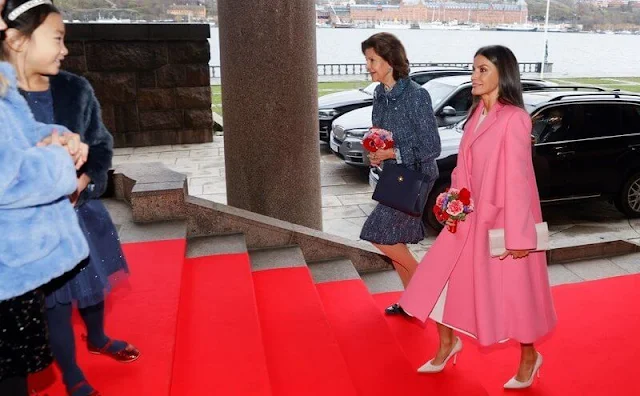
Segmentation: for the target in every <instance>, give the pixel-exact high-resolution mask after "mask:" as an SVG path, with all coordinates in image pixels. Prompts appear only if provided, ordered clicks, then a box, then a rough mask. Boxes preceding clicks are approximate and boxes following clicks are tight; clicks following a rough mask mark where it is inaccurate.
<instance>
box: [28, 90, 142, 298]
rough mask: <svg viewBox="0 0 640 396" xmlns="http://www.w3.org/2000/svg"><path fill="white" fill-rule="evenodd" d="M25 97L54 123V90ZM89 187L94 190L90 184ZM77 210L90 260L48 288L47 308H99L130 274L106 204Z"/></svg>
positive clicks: (40, 115)
mask: <svg viewBox="0 0 640 396" xmlns="http://www.w3.org/2000/svg"><path fill="white" fill-rule="evenodd" d="M22 94H23V96H24V97H25V98H26V99H27V102H28V103H29V107H31V111H32V112H33V114H34V116H35V118H36V120H38V121H40V122H44V123H47V124H53V123H54V122H53V120H54V107H53V96H52V94H51V90H47V91H42V92H26V91H22ZM90 151H91V150H90ZM89 155H91V153H89ZM88 188H91V185H89V187H88ZM75 211H76V213H77V214H78V220H79V223H80V228H81V229H82V231H83V232H84V235H85V237H86V238H87V242H88V244H89V257H88V258H86V259H85V260H83V261H82V262H80V263H79V264H78V265H77V266H76V268H74V269H73V270H71V271H69V272H67V273H66V274H64V275H63V276H61V277H59V278H57V279H54V280H53V281H51V282H50V283H49V284H48V285H47V286H46V287H45V292H46V294H47V296H46V298H45V304H46V307H47V308H52V307H53V306H54V305H55V304H71V303H72V302H74V301H75V302H77V303H78V307H79V308H85V307H90V306H93V305H96V304H98V303H100V302H102V301H104V295H105V292H108V291H109V290H111V286H112V285H113V284H114V282H116V281H117V280H118V279H120V278H122V277H124V276H126V274H127V273H128V272H129V269H128V267H127V262H126V260H125V258H124V255H123V253H122V248H121V246H120V239H119V237H118V232H117V230H116V228H115V226H114V225H113V221H112V220H111V217H110V215H109V212H108V211H107V209H106V207H105V206H104V204H103V203H102V202H101V201H100V200H98V199H89V200H87V201H84V202H81V201H80V202H79V204H78V206H76V208H75Z"/></svg>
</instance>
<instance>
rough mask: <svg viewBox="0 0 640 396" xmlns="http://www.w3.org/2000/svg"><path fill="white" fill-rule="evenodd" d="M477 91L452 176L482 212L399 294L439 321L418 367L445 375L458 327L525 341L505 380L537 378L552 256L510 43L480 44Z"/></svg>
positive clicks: (549, 309)
mask: <svg viewBox="0 0 640 396" xmlns="http://www.w3.org/2000/svg"><path fill="white" fill-rule="evenodd" d="M471 80H472V84H473V89H472V94H473V95H474V98H475V103H474V106H473V107H472V108H471V110H470V112H469V120H468V122H467V124H466V126H465V128H464V135H463V138H462V142H461V144H460V151H459V153H458V163H457V167H456V169H455V170H454V171H453V174H452V176H451V184H452V187H455V188H458V189H461V188H463V187H466V188H467V189H469V190H470V191H471V196H472V198H473V199H474V201H475V212H473V213H471V214H470V215H468V216H467V218H466V220H465V221H463V222H459V223H458V225H457V232H455V233H451V232H449V231H447V229H445V230H443V231H442V232H441V233H440V235H439V236H438V238H437V240H436V242H435V243H434V244H433V246H432V247H431V249H430V250H429V252H428V253H427V254H426V255H425V257H424V258H423V259H422V262H421V264H420V265H419V266H418V270H417V272H416V273H415V275H414V277H413V278H412V280H411V283H410V284H409V286H408V287H407V289H406V291H405V292H404V294H403V295H402V298H401V299H400V302H399V303H400V305H401V306H402V307H403V308H404V310H405V311H406V312H408V313H410V314H411V315H413V316H415V317H416V318H417V319H419V320H421V321H423V322H424V321H426V320H427V318H428V317H431V318H432V319H433V320H435V321H436V322H437V326H438V334H439V336H440V348H439V350H438V352H437V354H436V356H435V357H434V358H433V359H431V360H429V361H428V362H427V363H425V364H424V365H423V366H422V367H420V368H419V369H418V371H419V372H424V373H437V372H440V371H442V370H443V369H444V367H445V365H446V363H447V361H448V360H449V359H451V358H453V360H454V363H455V356H456V354H457V353H459V352H460V350H461V349H462V342H461V340H460V338H458V337H455V336H454V334H453V331H454V329H455V330H458V331H460V332H462V333H465V334H467V335H470V336H472V337H475V338H477V339H478V341H479V343H480V344H481V345H485V346H486V345H491V344H495V343H497V342H501V341H505V340H508V339H513V340H516V341H518V342H520V344H521V355H520V365H519V367H518V371H517V374H516V375H515V376H514V377H513V378H512V379H511V380H510V381H509V382H507V383H506V384H505V388H526V387H528V386H530V385H531V383H532V382H533V378H534V376H535V374H536V373H537V372H538V370H539V369H540V366H541V365H542V355H541V354H540V353H538V352H537V351H536V349H535V347H534V345H533V343H534V342H535V341H536V340H538V339H539V338H540V337H542V336H544V335H545V334H547V333H549V331H551V330H552V329H553V327H554V326H555V324H556V314H555V310H554V307H553V301H552V298H551V290H550V287H549V278H548V275H547V261H546V256H545V253H544V252H533V250H535V248H536V246H537V237H536V229H535V225H536V223H540V222H542V214H541V210H540V200H539V197H538V188H537V186H536V180H535V175H534V171H533V163H532V157H531V155H532V153H531V120H530V118H529V114H528V113H527V112H526V111H525V110H524V108H523V107H524V105H523V99H522V85H521V83H520V73H519V68H518V62H517V60H516V58H515V56H514V55H513V53H512V52H511V51H510V50H509V49H508V48H506V47H502V46H489V47H483V48H481V49H479V50H478V52H477V53H476V55H475V57H474V71H473V75H472V77H471ZM499 228H504V229H505V246H506V251H505V253H504V254H503V255H502V256H501V257H491V255H490V253H489V237H488V233H489V230H490V229H499Z"/></svg>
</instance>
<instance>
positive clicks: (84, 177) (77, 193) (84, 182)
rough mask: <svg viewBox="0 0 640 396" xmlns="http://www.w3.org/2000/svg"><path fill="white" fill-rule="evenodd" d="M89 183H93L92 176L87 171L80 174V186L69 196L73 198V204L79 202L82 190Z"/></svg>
mask: <svg viewBox="0 0 640 396" xmlns="http://www.w3.org/2000/svg"><path fill="white" fill-rule="evenodd" d="M89 183H91V178H90V177H89V176H87V174H86V173H83V174H82V175H80V177H79V178H78V187H77V188H76V191H75V192H74V193H73V194H71V195H70V196H69V200H71V203H72V204H73V206H76V204H77V203H78V198H80V194H82V192H83V191H84V190H85V189H86V188H87V186H88V185H89Z"/></svg>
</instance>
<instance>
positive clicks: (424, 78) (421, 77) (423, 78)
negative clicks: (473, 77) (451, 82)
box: [411, 71, 465, 85]
mask: <svg viewBox="0 0 640 396" xmlns="http://www.w3.org/2000/svg"><path fill="white" fill-rule="evenodd" d="M460 74H465V73H464V72H460V71H450V72H437V73H423V74H417V75H415V76H411V79H412V80H413V81H415V82H417V83H418V84H420V85H423V84H426V83H428V82H429V81H431V80H433V79H434V78H439V77H448V76H458V75H460Z"/></svg>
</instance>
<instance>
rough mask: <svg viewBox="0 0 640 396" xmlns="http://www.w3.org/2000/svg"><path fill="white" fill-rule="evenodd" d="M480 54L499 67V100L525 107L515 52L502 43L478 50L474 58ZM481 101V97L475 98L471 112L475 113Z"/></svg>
mask: <svg viewBox="0 0 640 396" xmlns="http://www.w3.org/2000/svg"><path fill="white" fill-rule="evenodd" d="M478 55H482V56H484V57H485V58H487V59H488V60H489V62H491V63H493V64H494V65H495V66H496V68H497V69H498V79H499V80H498V101H499V102H500V103H502V104H510V105H513V106H518V107H520V108H522V109H524V100H523V99H522V83H521V82H520V67H519V66H518V60H517V59H516V56H515V55H514V54H513V52H511V50H510V49H509V48H507V47H505V46H502V45H489V46H486V47H482V48H480V49H479V50H478V51H476V54H475V55H474V58H475V57H476V56H478ZM479 101H480V97H478V96H476V97H474V98H473V106H472V107H471V110H469V111H470V113H469V114H472V113H473V111H474V110H475V108H476V107H477V106H478V102H479Z"/></svg>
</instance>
